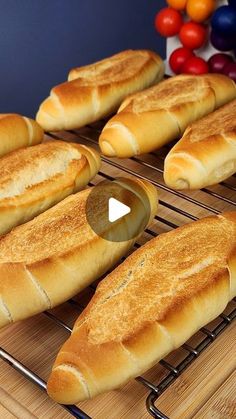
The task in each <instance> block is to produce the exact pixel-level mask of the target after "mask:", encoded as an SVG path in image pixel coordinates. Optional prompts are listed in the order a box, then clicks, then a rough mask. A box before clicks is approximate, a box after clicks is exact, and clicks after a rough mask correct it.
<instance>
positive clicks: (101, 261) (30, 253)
mask: <svg viewBox="0 0 236 419" xmlns="http://www.w3.org/2000/svg"><path fill="white" fill-rule="evenodd" d="M113 183H114V185H116V182H113ZM122 185H123V188H124V189H123V191H121V192H118V193H119V194H120V195H119V196H120V198H122V196H123V194H124V193H126V191H127V190H132V191H133V195H132V201H131V202H130V206H131V209H132V211H131V213H130V214H129V215H128V216H129V218H128V219H127V218H126V217H122V218H121V219H120V220H118V221H117V222H114V223H113V224H112V226H109V227H107V228H108V229H109V231H111V230H115V229H117V231H118V232H119V231H121V230H122V231H124V234H123V241H122V242H111V241H108V240H105V239H103V238H102V237H99V236H98V235H97V234H96V233H95V232H94V231H93V230H92V229H91V227H90V225H89V224H88V222H87V216H86V203H87V199H88V196H89V194H90V192H91V190H92V189H93V188H89V189H86V190H84V191H81V192H79V193H77V194H74V195H70V196H69V197H67V198H66V199H64V200H63V201H61V202H60V203H59V204H57V205H55V206H54V207H52V208H50V209H49V210H47V211H45V212H44V213H42V214H40V215H39V216H38V217H35V218H34V219H33V220H32V221H29V222H28V223H26V224H23V225H21V226H19V227H16V228H15V229H13V230H12V231H11V232H10V233H8V234H7V235H5V236H2V237H1V238H0V327H3V326H5V325H7V324H9V323H11V322H15V321H17V320H21V319H23V318H26V317H29V316H32V315H34V314H36V313H39V312H42V311H43V310H45V309H48V308H51V307H54V306H55V305H57V304H60V303H62V302H64V301H66V300H67V299H68V298H71V297H72V296H74V295H75V294H76V293H78V292H79V291H80V290H82V289H83V288H85V287H86V286H87V285H89V284H90V283H91V282H93V281H94V280H95V279H97V278H98V277H99V276H101V275H102V274H104V273H105V272H106V271H107V270H108V269H110V268H111V267H112V266H114V264H115V263H117V261H118V260H119V259H120V258H121V257H122V256H124V254H126V252H128V250H129V249H130V247H131V246H132V245H133V243H134V241H135V240H136V238H137V236H138V235H139V234H140V221H141V220H143V218H144V216H145V215H146V209H145V206H144V205H143V200H144V196H145V199H146V200H148V201H149V203H150V207H151V211H150V212H151V216H150V222H151V221H152V219H153V217H154V215H155V213H156V210H157V192H156V188H154V186H152V185H151V184H149V183H148V182H145V181H140V180H138V179H135V180H129V179H127V180H126V179H124V180H123V181H122ZM114 187H115V186H114ZM119 191H120V189H119ZM96 205H97V203H96V202H94V209H95V207H96ZM104 212H105V213H106V208H104ZM101 219H102V215H101ZM128 220H129V222H128ZM98 223H99V220H98ZM130 229H132V231H133V232H134V235H133V237H134V238H133V239H130V238H128V237H129V230H130ZM125 233H127V234H125ZM126 235H127V240H126V239H125V237H126Z"/></svg>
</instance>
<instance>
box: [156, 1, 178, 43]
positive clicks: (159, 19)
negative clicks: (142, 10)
mask: <svg viewBox="0 0 236 419" xmlns="http://www.w3.org/2000/svg"><path fill="white" fill-rule="evenodd" d="M182 24H183V18H182V15H181V13H180V12H178V11H177V10H174V9H172V8H171V7H165V8H164V9H162V10H160V12H158V13H157V14H156V17H155V28H156V30H157V32H159V33H160V34H161V35H162V36H165V37H167V36H174V35H177V33H179V30H180V28H181V26H182Z"/></svg>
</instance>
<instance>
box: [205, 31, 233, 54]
mask: <svg viewBox="0 0 236 419" xmlns="http://www.w3.org/2000/svg"><path fill="white" fill-rule="evenodd" d="M210 41H211V43H212V45H213V47H215V48H216V49H218V50H219V51H230V50H231V49H234V48H235V47H236V40H235V39H234V38H233V37H231V38H226V37H223V36H221V35H218V34H217V33H216V32H215V31H211V35H210Z"/></svg>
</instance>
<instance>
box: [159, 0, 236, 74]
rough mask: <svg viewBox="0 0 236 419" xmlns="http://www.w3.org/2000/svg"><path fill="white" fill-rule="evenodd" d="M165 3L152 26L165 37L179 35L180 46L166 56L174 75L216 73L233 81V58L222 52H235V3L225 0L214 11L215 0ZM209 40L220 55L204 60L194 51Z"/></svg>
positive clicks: (235, 0) (234, 1)
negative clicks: (165, 5) (224, 75)
mask: <svg viewBox="0 0 236 419" xmlns="http://www.w3.org/2000/svg"><path fill="white" fill-rule="evenodd" d="M167 3H168V6H169V7H166V8H164V9H162V10H160V11H159V12H158V13H157V14H156V17H155V27H156V30H157V31H158V32H159V33H160V34H161V35H162V36H164V37H171V36H175V35H178V37H179V40H180V42H181V44H182V47H180V48H177V49H176V50H175V51H173V52H172V54H171V55H170V57H169V64H170V67H171V69H172V71H173V72H174V73H175V74H180V73H187V74H203V73H208V72H219V73H224V74H227V75H228V76H230V77H231V78H233V79H234V80H235V81H236V63H235V62H234V60H233V58H232V55H229V54H226V53H225V52H226V51H227V52H228V51H231V50H234V53H235V54H236V0H228V5H224V6H221V7H219V8H217V9H216V0H167ZM215 9H216V10H215ZM186 18H187V19H186ZM208 22H209V23H210V26H211V29H210V37H209V35H208V34H209V25H208ZM209 38H210V42H211V44H212V45H213V47H214V48H216V49H217V50H219V51H221V52H219V53H216V54H214V55H213V56H212V57H210V59H209V60H208V61H206V60H204V59H203V58H202V57H200V56H197V55H196V53H195V50H198V49H199V48H201V47H203V46H204V45H205V44H206V42H207V41H208V39H209Z"/></svg>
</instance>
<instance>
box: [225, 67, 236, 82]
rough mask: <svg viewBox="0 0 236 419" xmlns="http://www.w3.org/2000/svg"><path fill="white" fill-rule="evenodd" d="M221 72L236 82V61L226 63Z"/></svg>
mask: <svg viewBox="0 0 236 419" xmlns="http://www.w3.org/2000/svg"><path fill="white" fill-rule="evenodd" d="M223 73H224V74H225V75H226V76H228V77H230V78H231V79H233V80H234V81H235V82H236V63H229V64H226V66H225V67H224V70H223Z"/></svg>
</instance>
